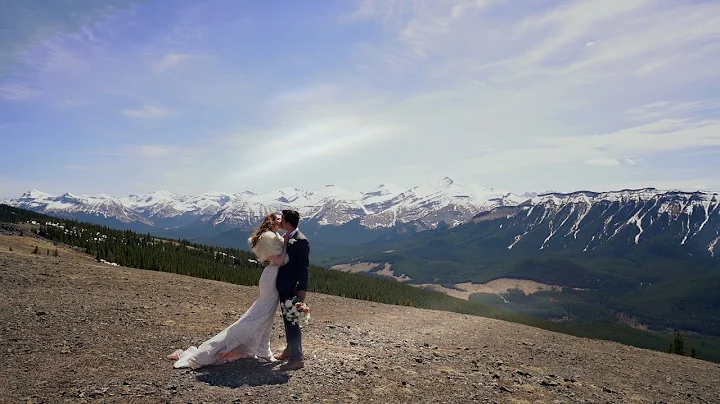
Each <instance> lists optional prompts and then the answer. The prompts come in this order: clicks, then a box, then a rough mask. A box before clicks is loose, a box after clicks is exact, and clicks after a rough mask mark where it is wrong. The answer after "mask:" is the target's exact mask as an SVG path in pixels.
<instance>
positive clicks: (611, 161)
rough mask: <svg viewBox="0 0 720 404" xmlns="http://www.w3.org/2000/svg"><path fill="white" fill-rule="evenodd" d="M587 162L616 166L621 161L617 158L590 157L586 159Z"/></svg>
mask: <svg viewBox="0 0 720 404" xmlns="http://www.w3.org/2000/svg"><path fill="white" fill-rule="evenodd" d="M585 164H587V165H589V166H599V167H615V166H619V165H620V162H619V161H618V160H617V159H590V160H585Z"/></svg>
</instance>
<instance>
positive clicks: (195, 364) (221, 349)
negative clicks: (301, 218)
mask: <svg viewBox="0 0 720 404" xmlns="http://www.w3.org/2000/svg"><path fill="white" fill-rule="evenodd" d="M281 219H282V216H281V215H280V214H278V213H272V214H269V215H267V216H265V220H264V221H263V223H262V224H261V225H260V226H259V227H258V228H257V229H256V230H255V232H254V233H253V235H252V237H250V238H249V239H248V243H249V244H250V247H251V248H252V250H253V252H254V253H255V255H256V256H257V258H258V262H264V263H266V264H268V265H267V266H266V267H265V269H264V270H263V272H262V275H260V296H259V297H258V299H257V300H256V301H255V302H254V303H253V305H252V306H250V308H249V309H248V311H246V312H245V314H243V315H242V317H240V319H239V320H237V321H236V322H235V323H233V324H232V325H230V326H229V327H227V328H226V329H224V330H222V331H221V332H220V333H218V334H217V335H215V336H214V337H212V338H210V339H209V340H207V341H205V342H204V343H203V344H202V345H200V346H199V347H194V346H191V347H190V348H188V349H186V350H182V349H178V350H177V351H175V352H173V353H172V354H170V355H168V359H172V360H175V361H176V362H175V363H174V364H173V367H174V368H186V367H189V368H193V369H197V368H200V367H203V366H208V365H219V364H222V363H227V362H231V361H234V360H237V359H241V358H256V359H259V360H264V361H268V362H275V361H277V359H275V358H274V357H273V353H272V350H271V349H270V332H271V331H272V324H273V319H274V318H275V312H276V309H277V307H278V299H279V297H278V291H277V288H276V286H275V278H277V273H278V268H279V267H280V266H282V265H284V264H286V263H287V262H288V257H287V254H286V253H285V248H284V240H283V237H282V236H281V235H280V234H278V230H279V229H280V220H281Z"/></svg>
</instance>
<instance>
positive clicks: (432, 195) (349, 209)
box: [4, 177, 527, 229]
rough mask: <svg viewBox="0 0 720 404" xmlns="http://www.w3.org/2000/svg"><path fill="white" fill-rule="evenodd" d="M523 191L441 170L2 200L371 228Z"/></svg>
mask: <svg viewBox="0 0 720 404" xmlns="http://www.w3.org/2000/svg"><path fill="white" fill-rule="evenodd" d="M526 199H527V198H523V197H520V196H517V195H514V194H512V193H510V192H504V191H498V190H493V189H486V188H483V187H480V186H477V185H469V186H462V185H460V184H456V183H455V182H453V181H452V180H451V179H450V178H447V177H445V178H443V179H441V180H439V181H434V182H431V183H429V184H426V185H422V186H416V187H413V188H410V189H405V188H402V187H399V186H397V185H393V184H385V185H380V186H378V187H377V188H376V189H373V190H371V191H368V192H355V191H348V190H345V189H343V188H341V187H339V186H336V185H327V186H325V187H323V188H321V189H318V190H314V191H306V190H301V189H297V188H281V189H278V190H275V191H272V192H269V193H266V194H255V193H253V192H250V191H245V192H241V193H235V194H229V193H205V194H200V195H178V194H175V193H172V192H168V191H162V190H161V191H155V192H151V193H149V194H145V195H130V196H128V197H124V198H116V197H111V196H107V195H96V196H73V195H70V194H63V195H61V196H52V195H49V194H47V193H44V192H41V191H37V190H33V191H30V192H27V193H25V194H23V195H22V196H21V197H20V198H17V199H12V200H7V201H5V202H4V203H7V204H9V205H12V206H16V207H20V208H25V209H30V210H34V211H37V212H41V213H48V214H54V215H59V216H66V217H67V216H69V217H76V216H77V215H78V214H83V215H85V216H83V218H84V219H87V217H86V215H90V216H91V217H92V216H97V217H101V218H114V219H116V220H118V221H119V222H122V223H142V224H146V225H149V226H153V227H156V228H157V227H162V228H173V227H178V226H183V225H186V224H188V223H190V222H198V223H206V224H210V225H213V226H218V225H223V227H224V228H234V227H240V228H249V227H252V226H255V225H257V223H258V221H259V220H261V219H262V217H263V216H265V215H266V214H268V213H270V212H273V211H280V210H282V209H286V208H293V209H296V210H298V211H299V212H300V214H301V216H302V217H303V220H304V221H310V222H314V223H317V224H318V225H320V226H341V225H343V224H346V223H348V222H351V221H353V220H359V223H360V225H361V226H363V227H366V228H369V229H376V228H387V227H393V226H395V225H397V224H401V223H408V222H418V223H421V227H422V228H435V227H437V225H438V224H439V223H440V222H445V223H447V224H448V225H450V226H454V225H457V224H459V223H463V222H464V221H465V220H467V219H469V218H471V217H472V216H473V215H475V214H477V213H478V212H481V211H485V210H488V209H492V208H494V207H497V206H503V205H507V204H518V203H520V202H522V201H524V200H526Z"/></svg>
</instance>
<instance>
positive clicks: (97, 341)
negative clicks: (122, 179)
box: [0, 234, 720, 403]
mask: <svg viewBox="0 0 720 404" xmlns="http://www.w3.org/2000/svg"><path fill="white" fill-rule="evenodd" d="M35 245H37V246H38V247H39V252H40V253H41V254H39V255H36V254H32V253H31V251H32V250H33V249H34V246H35ZM11 247H12V251H10V248H11ZM55 248H56V247H55V246H53V245H52V243H48V242H46V241H44V240H41V239H37V238H30V237H19V236H16V235H8V234H6V235H0V284H2V287H1V288H0V352H1V353H2V355H1V356H0V380H2V381H3V382H2V383H0V402H3V403H5V402H7V403H10V402H45V403H59V402H123V403H126V402H149V403H158V402H183V403H190V402H258V403H280V402H296V401H297V402H350V401H355V400H357V401H359V402H378V403H386V402H415V403H420V402H433V403H459V402H474V401H477V402H496V403H523V402H528V403H575V402H580V403H618V402H626V403H671V402H677V403H696V402H697V403H710V402H718V401H719V398H720V365H718V364H715V363H710V362H705V361H701V360H697V359H692V358H689V357H680V356H677V355H670V354H666V353H662V352H654V351H648V350H643V349H637V348H633V347H628V346H624V345H620V344H616V343H611V342H605V341H594V340H587V339H582V338H576V337H572V336H568V335H563V334H557V333H552V332H548V331H544V330H540V329H535V328H532V327H527V326H523V325H518V324H513V323H507V322H503V321H498V320H492V319H487V318H480V317H472V316H465V315H460V314H454V313H446V312H438V311H428V310H420V309H413V308H407V307H396V306H389V305H382V304H375V303H370V302H363V301H356V300H350V299H343V298H339V297H334V296H326V295H319V294H310V295H309V297H308V302H309V304H310V305H311V307H312V310H313V313H312V314H313V318H312V321H311V324H310V325H309V326H307V327H306V328H305V329H304V331H303V336H304V347H305V352H306V355H307V360H306V368H305V369H302V370H299V371H295V372H281V371H279V370H277V369H276V368H275V366H273V365H270V364H261V363H259V362H257V361H254V360H239V361H236V362H234V363H230V364H226V365H222V366H216V367H209V368H206V369H200V370H197V371H192V370H186V369H173V368H172V361H170V360H167V359H166V358H165V356H166V355H167V354H169V353H171V352H172V351H173V350H175V349H177V348H186V347H187V346H189V345H199V344H200V343H202V342H203V341H204V340H205V339H207V338H209V337H211V336H212V335H214V334H215V333H216V332H218V331H220V330H222V329H223V328H224V327H225V326H227V325H229V324H230V323H232V322H233V321H235V320H236V319H237V318H238V317H239V316H240V315H242V313H243V310H245V309H246V308H247V307H249V305H250V304H251V303H252V301H253V300H254V298H255V296H256V293H257V290H256V288H254V287H243V286H236V285H231V284H226V283H221V282H215V281H208V280H202V279H195V278H191V277H186V276H179V275H175V274H168V273H162V272H152V271H143V270H137V269H129V268H123V267H114V266H110V265H106V264H100V263H97V262H95V261H94V260H93V258H92V257H88V256H85V255H82V254H79V253H77V252H74V251H72V250H69V249H65V248H63V247H59V248H58V251H59V256H58V257H54V256H53V255H52V253H53V251H54V249H55ZM48 251H49V252H50V255H47V252H48ZM283 347H284V337H283V335H282V331H281V322H280V318H279V314H278V319H277V320H276V332H275V333H274V336H273V348H274V349H275V350H281V349H282V348H283Z"/></svg>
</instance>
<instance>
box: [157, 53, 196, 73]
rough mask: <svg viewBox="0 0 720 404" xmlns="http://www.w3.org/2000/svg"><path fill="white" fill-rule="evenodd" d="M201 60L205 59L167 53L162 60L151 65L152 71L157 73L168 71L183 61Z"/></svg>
mask: <svg viewBox="0 0 720 404" xmlns="http://www.w3.org/2000/svg"><path fill="white" fill-rule="evenodd" d="M202 58H206V56H202V55H190V54H183V53H168V54H166V55H165V56H163V58H162V59H160V60H158V61H156V62H155V63H153V64H152V69H153V70H155V71H157V72H161V71H164V70H167V69H170V68H172V67H175V66H177V65H179V64H180V63H183V62H185V61H188V60H193V59H202Z"/></svg>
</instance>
